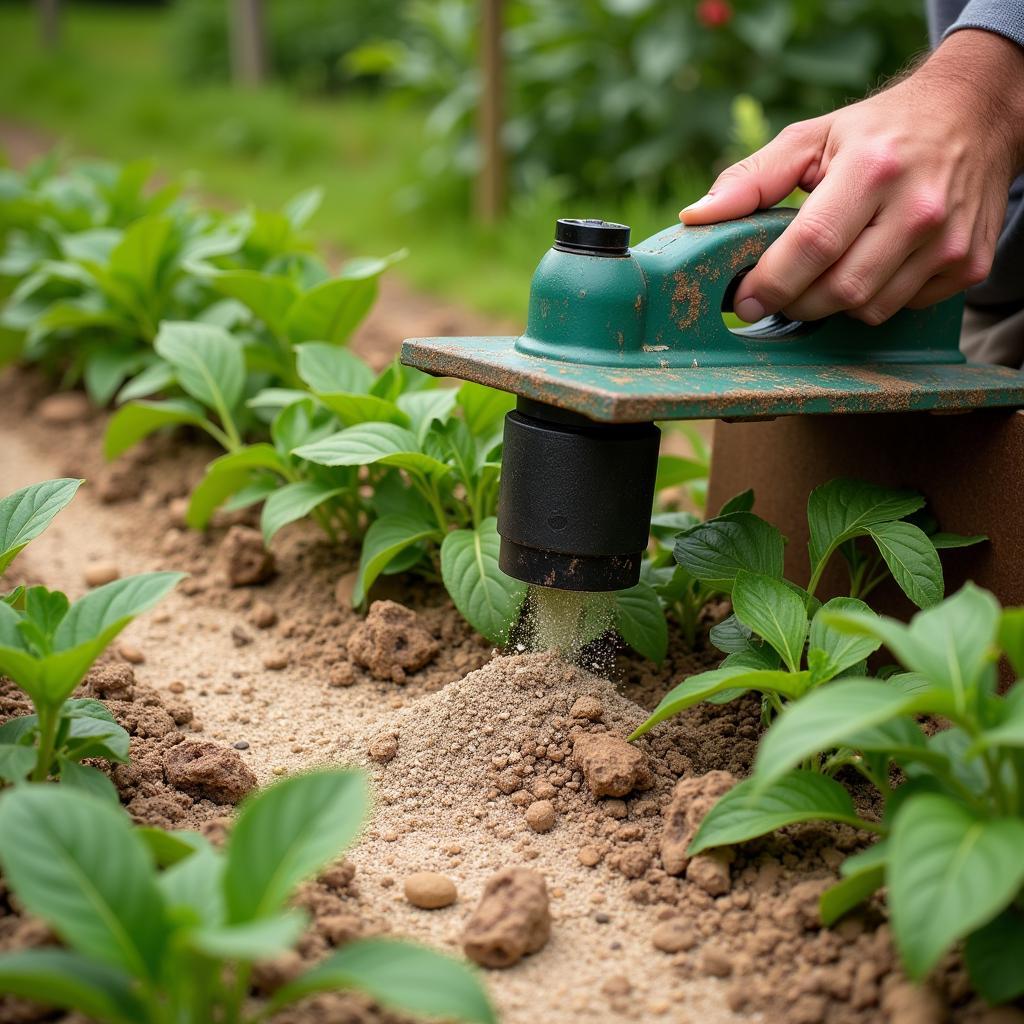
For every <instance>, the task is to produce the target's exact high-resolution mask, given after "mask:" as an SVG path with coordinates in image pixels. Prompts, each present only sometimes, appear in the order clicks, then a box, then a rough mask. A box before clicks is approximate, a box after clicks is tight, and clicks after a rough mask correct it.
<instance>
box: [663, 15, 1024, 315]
mask: <svg viewBox="0 0 1024 1024" xmlns="http://www.w3.org/2000/svg"><path fill="white" fill-rule="evenodd" d="M1022 167H1024V49H1022V48H1021V47H1019V46H1017V45H1016V44H1015V43H1013V42H1011V41H1010V40H1008V39H1004V38H1003V37H1002V36H998V35H995V34H993V33H990V32H985V31H980V30H972V29H964V30H961V31H959V32H955V33H953V34H952V35H951V36H950V37H949V38H948V39H947V40H946V41H945V42H944V43H943V44H942V45H941V46H940V47H939V48H938V49H937V50H936V51H935V53H934V54H932V56H931V57H930V58H929V59H928V60H927V61H926V62H925V63H924V64H922V65H921V67H920V68H919V69H918V70H917V71H915V72H914V73H913V74H912V75H910V76H909V77H907V78H905V79H903V80H902V81H900V82H898V83H897V84H895V85H893V86H891V87H890V88H888V89H886V90H885V91H884V92H880V93H878V94H877V95H874V96H871V97H869V98H868V99H865V100H861V101H860V102H859V103H855V104H852V105H851V106H848V107H844V108H843V109H841V110H837V111H835V112H834V113H832V114H826V115H824V116H823V117H817V118H814V119H813V120H810V121H801V122H798V123H797V124H793V125H790V126H789V127H788V128H786V129H784V130H783V131H782V132H780V133H779V135H777V136H776V137H775V139H773V140H772V141H771V142H770V143H768V145H767V146H765V147H764V148H763V149H760V150H758V152H756V153H754V154H753V155H751V156H749V157H747V159H745V160H742V161H740V162H739V163H738V164H734V165H733V166H732V167H729V168H727V169H726V170H725V171H723V172H722V174H720V175H719V177H718V179H717V180H716V181H715V183H714V185H712V186H711V189H710V191H709V192H708V194H707V195H706V196H705V197H704V198H703V199H701V200H699V201H698V202H696V203H694V204H693V205H691V206H688V207H687V208H686V209H685V210H683V211H682V212H681V213H680V214H679V219H680V220H681V221H682V222H683V223H684V224H710V223H714V222H716V221H722V220H732V219H734V218H736V217H744V216H746V215H747V214H749V213H752V212H753V211H754V210H758V209H763V208H765V207H770V206H774V205H775V204H776V203H778V202H779V201H780V200H782V199H784V198H785V197H786V196H787V195H789V194H790V192H792V191H793V190H794V189H795V188H801V189H804V190H805V191H807V192H810V195H809V196H808V198H807V200H806V202H805V203H804V204H803V206H802V207H801V209H800V211H799V213H798V214H797V216H796V217H795V218H794V219H793V221H792V223H791V224H790V225H789V227H787V228H786V230H785V231H784V232H783V234H782V235H781V236H780V237H779V238H778V239H777V240H776V241H775V243H774V244H773V245H771V246H770V247H769V248H768V250H767V251H766V252H765V254H764V255H763V256H762V257H761V260H760V261H759V262H758V264H757V266H756V267H754V269H753V270H751V271H750V273H749V274H747V275H746V276H745V277H744V278H743V280H742V282H741V283H740V286H739V288H738V289H737V291H736V296H735V298H734V300H733V309H734V311H735V312H736V314H737V316H739V317H740V318H741V319H742V320H745V321H747V322H748V323H752V322H754V321H755V320H759V319H761V317H763V316H765V315H766V314H768V313H775V312H777V311H779V310H781V311H782V312H784V313H785V314H786V315H787V316H789V317H790V318H792V319H794V320H817V319H820V318H821V317H823V316H827V315H828V314H829V313H835V312H838V311H839V310H846V311H848V312H849V314H850V315H851V316H854V317H856V318H857V319H859V320H863V321H865V322H866V323H869V324H879V323H882V322H883V321H885V320H887V319H888V318H889V317H890V316H892V315H893V314H894V313H895V312H897V311H898V310H900V309H902V308H903V307H904V306H912V307H915V308H919V307H922V306H929V305H931V304H932V303H935V302H938V301H940V300H941V299H945V298H948V297H949V296H950V295H953V294H955V293H956V292H959V291H962V290H963V289H964V288H966V287H968V286H969V285H972V284H977V283H978V282H980V281H982V280H984V279H985V277H986V276H987V275H988V272H989V269H990V267H991V265H992V259H993V255H994V253H995V246H996V240H997V239H998V237H999V232H1000V229H1001V228H1002V224H1003V218H1004V215H1005V212H1006V204H1007V197H1008V189H1009V185H1010V182H1011V181H1012V179H1013V178H1014V176H1015V175H1016V174H1017V172H1018V171H1019V170H1020V169H1021V168H1022Z"/></svg>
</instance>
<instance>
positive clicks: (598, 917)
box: [594, 910, 612, 924]
mask: <svg viewBox="0 0 1024 1024" xmlns="http://www.w3.org/2000/svg"><path fill="white" fill-rule="evenodd" d="M611 922H612V916H611V914H606V913H605V912H604V911H603V910H602V911H599V912H598V913H596V914H595V915H594V923H595V924H611Z"/></svg>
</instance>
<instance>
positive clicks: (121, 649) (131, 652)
mask: <svg viewBox="0 0 1024 1024" xmlns="http://www.w3.org/2000/svg"><path fill="white" fill-rule="evenodd" d="M117 653H118V654H120V655H121V657H122V658H124V660H125V661H127V662H128V663H129V664H131V665H141V664H142V663H143V662H144V661H145V660H146V655H145V654H143V653H142V651H141V650H140V649H139V648H138V647H136V646H135V644H130V643H128V641H127V640H122V641H121V643H119V644H118V645H117Z"/></svg>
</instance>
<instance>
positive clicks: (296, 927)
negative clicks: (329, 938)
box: [188, 910, 308, 961]
mask: <svg viewBox="0 0 1024 1024" xmlns="http://www.w3.org/2000/svg"><path fill="white" fill-rule="evenodd" d="M307 921H308V918H307V917H306V915H305V914H304V913H303V912H302V911H299V910H285V911H282V912H281V913H280V914H275V915H274V916H273V917H263V918H259V919H258V920H256V921H245V922H243V923H242V924H224V925H208V926H206V927H204V928H197V929H196V930H195V931H193V932H191V933H190V934H189V938H188V941H189V945H190V946H191V947H192V948H193V949H196V950H198V951H199V952H200V953H205V954H206V955H207V956H212V957H220V958H222V959H230V960H249V961H251V960H268V959H270V958H271V957H274V956H279V955H280V954H282V953H287V952H288V950H290V949H291V948H292V946H294V945H295V943H296V942H297V941H298V939H299V936H300V935H301V934H302V932H303V930H304V929H305V927H306V924H307Z"/></svg>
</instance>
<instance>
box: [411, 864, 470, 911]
mask: <svg viewBox="0 0 1024 1024" xmlns="http://www.w3.org/2000/svg"><path fill="white" fill-rule="evenodd" d="M457 897H458V892H457V890H456V888H455V883H454V882H453V881H452V880H451V879H450V878H448V876H447V875H440V874H438V873H437V872H435V871H417V872H416V873H415V874H414V875H409V877H408V878H406V880H405V898H406V899H407V900H408V901H409V902H410V903H411V904H412V905H413V906H414V907H419V908H420V909H422V910H439V909H440V908H441V907H450V906H451V905H452V904H453V903H454V902H455V900H456V898H457Z"/></svg>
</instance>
